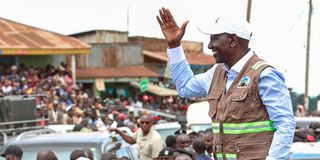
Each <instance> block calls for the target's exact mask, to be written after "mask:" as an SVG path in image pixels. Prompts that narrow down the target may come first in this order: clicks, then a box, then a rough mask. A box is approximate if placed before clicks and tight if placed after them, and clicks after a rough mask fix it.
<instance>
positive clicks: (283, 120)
mask: <svg viewBox="0 0 320 160" xmlns="http://www.w3.org/2000/svg"><path fill="white" fill-rule="evenodd" d="M252 55H253V51H251V50H250V51H249V52H248V53H247V54H246V55H245V56H244V57H242V58H241V59H240V60H239V61H238V62H237V63H236V64H235V65H234V66H232V67H231V68H230V69H229V67H228V66H226V67H225V68H226V70H227V71H228V74H227V84H226V88H225V89H226V91H227V90H228V89H229V87H230V85H231V84H232V82H233V81H234V80H235V79H236V78H237V76H238V74H239V73H240V71H241V69H242V68H243V66H244V65H245V63H246V62H247V61H248V60H249V59H250V57H251V56H252ZM168 56H169V63H170V70H171V74H172V78H173V81H174V83H175V84H176V88H177V90H178V92H179V94H180V96H182V97H187V98H190V97H202V96H207V95H208V92H209V89H210V85H211V82H212V80H213V78H214V77H213V75H214V72H215V69H216V65H214V66H213V67H212V68H210V69H209V70H208V71H207V72H205V73H202V74H198V75H194V74H193V72H192V70H191V68H190V66H189V64H188V62H187V61H186V57H185V54H184V51H183V48H182V47H181V46H179V47H176V48H172V49H168ZM284 81H285V80H284V77H283V75H282V74H281V73H280V72H279V71H277V70H276V69H274V68H271V67H268V68H266V69H264V70H263V71H262V72H261V74H260V77H259V93H260V98H261V100H262V103H263V104H264V105H265V106H266V109H267V112H268V115H269V118H270V120H272V121H273V125H274V127H275V128H276V131H275V133H274V136H273V140H272V144H271V147H270V149H269V154H268V157H267V160H273V159H276V160H278V159H285V158H287V157H288V156H289V151H290V147H291V144H292V140H293V136H294V131H295V120H294V116H293V112H292V104H291V98H290V94H289V91H288V88H287V87H286V85H285V82H284Z"/></svg>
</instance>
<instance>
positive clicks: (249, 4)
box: [247, 0, 252, 23]
mask: <svg viewBox="0 0 320 160" xmlns="http://www.w3.org/2000/svg"><path fill="white" fill-rule="evenodd" d="M251 4H252V0H248V5H247V21H248V22H249V23H250V16H251Z"/></svg>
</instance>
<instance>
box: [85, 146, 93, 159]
mask: <svg viewBox="0 0 320 160" xmlns="http://www.w3.org/2000/svg"><path fill="white" fill-rule="evenodd" d="M83 151H84V152H85V153H86V155H87V157H88V159H90V160H93V153H92V151H91V150H90V149H89V148H86V149H83Z"/></svg>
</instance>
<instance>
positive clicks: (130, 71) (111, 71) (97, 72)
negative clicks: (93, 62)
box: [77, 66, 160, 79]
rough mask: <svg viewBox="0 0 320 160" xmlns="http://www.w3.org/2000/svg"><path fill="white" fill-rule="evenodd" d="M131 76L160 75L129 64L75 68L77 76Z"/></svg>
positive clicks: (83, 77)
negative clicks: (123, 65) (113, 66)
mask: <svg viewBox="0 0 320 160" xmlns="http://www.w3.org/2000/svg"><path fill="white" fill-rule="evenodd" d="M132 77H160V75H159V74H158V73H155V72H153V71H151V70H150V69H148V68H146V67H145V66H129V67H116V68H110V67H108V68H84V69H77V78H79V79H86V78H132Z"/></svg>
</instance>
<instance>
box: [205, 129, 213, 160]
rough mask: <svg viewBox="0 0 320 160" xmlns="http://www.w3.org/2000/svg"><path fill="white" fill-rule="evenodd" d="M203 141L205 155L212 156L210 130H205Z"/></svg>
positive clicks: (211, 135) (211, 134)
mask: <svg viewBox="0 0 320 160" xmlns="http://www.w3.org/2000/svg"><path fill="white" fill-rule="evenodd" d="M203 139H204V142H205V144H206V155H207V156H209V157H211V158H213V147H212V146H213V133H212V131H211V130H209V131H205V134H204V136H203Z"/></svg>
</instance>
